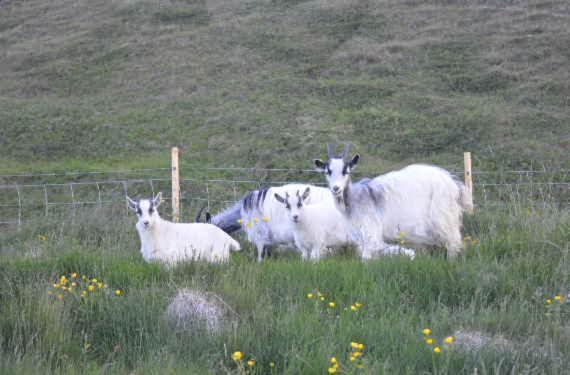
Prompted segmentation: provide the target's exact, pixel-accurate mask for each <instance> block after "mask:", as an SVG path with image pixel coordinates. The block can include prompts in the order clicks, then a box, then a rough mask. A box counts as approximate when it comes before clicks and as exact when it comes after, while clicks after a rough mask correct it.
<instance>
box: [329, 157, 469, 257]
mask: <svg viewBox="0 0 570 375" xmlns="http://www.w3.org/2000/svg"><path fill="white" fill-rule="evenodd" d="M350 189H351V191H350V192H349V193H348V197H347V198H348V203H349V204H350V205H351V206H350V207H349V210H350V212H348V213H347V218H348V220H349V221H350V223H351V227H352V231H353V233H352V236H353V239H354V240H355V241H356V242H357V243H360V244H361V248H362V249H363V250H364V251H365V252H367V251H368V250H370V251H374V250H378V249H381V248H382V247H385V242H384V241H394V240H398V239H401V238H404V239H405V240H406V241H407V242H411V243H413V244H418V245H437V246H445V247H446V248H447V250H448V253H449V255H450V256H454V255H456V254H457V253H459V252H460V251H461V248H462V239H461V231H460V229H461V225H462V214H463V211H464V209H466V208H468V207H469V206H470V204H471V203H470V202H468V201H467V197H468V195H467V194H465V192H464V189H465V188H464V186H463V184H461V183H460V182H459V181H457V180H455V179H454V178H453V177H452V176H451V175H450V174H449V172H447V171H446V170H444V169H442V168H438V167H434V166H430V165H422V164H414V165H410V166H408V167H406V168H403V169H401V170H399V171H394V172H390V173H387V174H384V175H381V176H378V177H376V178H374V179H371V180H362V181H359V182H357V183H353V184H352V185H351V186H350ZM339 208H343V207H342V206H340V207H339ZM367 255H369V254H364V256H365V257H366V256H367Z"/></svg>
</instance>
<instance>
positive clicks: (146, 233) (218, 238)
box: [127, 193, 241, 264]
mask: <svg viewBox="0 0 570 375" xmlns="http://www.w3.org/2000/svg"><path fill="white" fill-rule="evenodd" d="M161 198H162V193H158V195H157V196H156V197H155V198H153V199H152V200H151V199H141V200H139V201H138V202H135V201H133V200H132V199H131V198H129V197H127V200H128V202H129V207H130V209H131V210H133V211H135V212H136V214H137V216H138V218H139V221H138V222H137V225H136V227H137V230H138V232H139V237H140V240H141V253H142V255H143V258H144V259H145V260H146V261H147V262H150V261H159V262H164V263H168V264H174V263H176V262H178V261H185V260H199V259H200V260H206V261H208V262H222V261H226V260H228V259H229V257H230V251H239V250H241V247H240V245H239V243H238V242H237V241H236V240H234V239H233V238H232V237H230V236H229V235H228V234H227V233H225V232H224V231H223V230H221V229H220V228H218V227H217V226H215V225H211V224H202V223H194V224H179V223H172V222H170V221H166V220H163V219H161V218H160V216H159V214H158V211H157V210H156V208H157V207H158V206H159V205H160V203H161Z"/></svg>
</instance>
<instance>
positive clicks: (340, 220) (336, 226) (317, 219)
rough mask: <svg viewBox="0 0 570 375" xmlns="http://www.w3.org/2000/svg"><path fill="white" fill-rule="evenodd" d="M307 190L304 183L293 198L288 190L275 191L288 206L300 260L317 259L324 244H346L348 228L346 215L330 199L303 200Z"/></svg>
mask: <svg viewBox="0 0 570 375" xmlns="http://www.w3.org/2000/svg"><path fill="white" fill-rule="evenodd" d="M310 192H311V188H310V187H308V186H307V188H306V189H305V191H304V192H303V195H301V194H300V193H299V190H297V192H296V196H295V198H290V197H289V193H288V192H285V197H282V196H281V195H279V194H278V193H275V199H277V201H279V202H281V203H282V204H283V205H284V206H285V209H286V210H287V213H288V216H289V220H290V222H291V225H292V230H293V238H294V241H295V246H296V247H297V248H298V249H299V250H300V251H301V254H302V257H303V260H308V259H310V260H313V261H318V260H319V259H320V258H321V252H322V251H323V250H325V249H326V248H328V247H334V246H341V245H344V244H347V243H348V242H349V232H348V230H347V229H348V227H347V225H346V224H347V223H346V220H345V218H344V217H343V216H342V214H341V213H340V211H339V210H337V209H336V207H335V206H334V205H333V204H330V202H318V203H315V204H306V201H307V198H308V197H309V194H310Z"/></svg>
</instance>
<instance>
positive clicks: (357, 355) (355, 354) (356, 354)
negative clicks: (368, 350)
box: [352, 351, 362, 358]
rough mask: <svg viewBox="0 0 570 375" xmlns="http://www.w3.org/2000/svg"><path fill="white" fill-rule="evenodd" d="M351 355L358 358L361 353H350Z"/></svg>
mask: <svg viewBox="0 0 570 375" xmlns="http://www.w3.org/2000/svg"><path fill="white" fill-rule="evenodd" d="M352 355H353V356H354V357H355V358H358V357H360V356H362V352H358V351H356V352H354V353H352Z"/></svg>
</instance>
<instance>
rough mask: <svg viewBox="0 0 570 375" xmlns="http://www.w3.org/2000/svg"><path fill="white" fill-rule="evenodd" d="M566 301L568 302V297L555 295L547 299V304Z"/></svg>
mask: <svg viewBox="0 0 570 375" xmlns="http://www.w3.org/2000/svg"><path fill="white" fill-rule="evenodd" d="M564 302H566V298H564V297H562V296H561V295H555V296H554V297H552V298H547V299H546V304H547V305H552V304H553V303H564Z"/></svg>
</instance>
